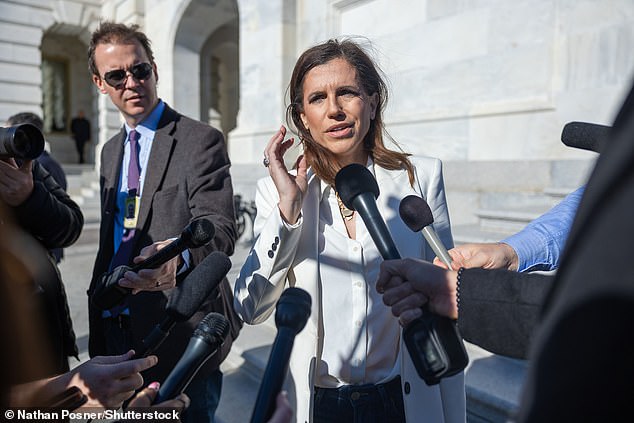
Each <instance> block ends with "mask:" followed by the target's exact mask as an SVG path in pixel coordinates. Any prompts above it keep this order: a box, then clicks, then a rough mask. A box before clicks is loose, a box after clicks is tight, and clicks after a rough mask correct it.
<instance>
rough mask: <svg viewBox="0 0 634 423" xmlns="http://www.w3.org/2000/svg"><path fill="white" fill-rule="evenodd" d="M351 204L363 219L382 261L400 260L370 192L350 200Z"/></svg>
mask: <svg viewBox="0 0 634 423" xmlns="http://www.w3.org/2000/svg"><path fill="white" fill-rule="evenodd" d="M352 203H353V205H354V209H355V210H356V211H357V212H358V213H359V214H360V215H361V219H363V223H365V227H366V228H367V229H368V232H370V236H371V237H372V240H373V241H374V244H375V245H376V248H377V249H378V250H379V253H381V257H383V260H395V259H400V258H401V255H400V254H399V252H398V250H397V249H396V245H394V240H393V239H392V235H391V234H390V231H389V230H388V229H387V226H386V225H385V221H384V220H383V217H382V216H381V213H379V209H378V208H377V206H376V199H375V198H374V195H372V193H370V192H364V193H361V194H359V195H357V196H356V197H355V198H354V199H353V200H352Z"/></svg>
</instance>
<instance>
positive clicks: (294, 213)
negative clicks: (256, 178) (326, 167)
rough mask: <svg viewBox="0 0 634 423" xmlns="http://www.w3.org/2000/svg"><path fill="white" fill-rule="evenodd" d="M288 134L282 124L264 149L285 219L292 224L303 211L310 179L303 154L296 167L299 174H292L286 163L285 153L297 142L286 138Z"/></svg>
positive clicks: (279, 205)
mask: <svg viewBox="0 0 634 423" xmlns="http://www.w3.org/2000/svg"><path fill="white" fill-rule="evenodd" d="M285 136H286V128H285V127H284V126H281V127H280V129H279V130H278V131H277V132H276V133H275V134H274V135H273V136H272V137H271V139H270V140H269V143H268V144H267V145H266V148H265V149H264V160H265V166H266V163H267V162H268V166H267V168H268V169H269V174H270V175H271V178H273V183H274V184H275V188H277V192H278V194H279V197H280V202H279V204H278V207H279V209H280V213H281V214H282V217H283V218H284V220H286V221H287V222H288V223H290V224H294V223H296V222H297V220H298V219H299V215H300V213H301V211H302V201H303V199H304V194H306V190H307V189H308V181H307V179H306V168H307V166H308V165H307V164H306V158H305V157H304V155H303V154H302V155H301V156H299V157H298V158H297V162H296V163H295V168H296V169H297V175H291V174H290V173H289V172H288V169H287V168H286V165H285V164H284V154H286V152H287V151H288V149H289V148H291V146H292V145H293V143H294V142H295V140H294V138H289V139H287V140H284V137H285Z"/></svg>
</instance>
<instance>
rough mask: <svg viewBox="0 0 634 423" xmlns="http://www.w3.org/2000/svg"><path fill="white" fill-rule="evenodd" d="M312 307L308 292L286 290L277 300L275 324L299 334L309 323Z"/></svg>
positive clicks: (298, 289) (293, 288) (295, 289)
mask: <svg viewBox="0 0 634 423" xmlns="http://www.w3.org/2000/svg"><path fill="white" fill-rule="evenodd" d="M311 305H312V299H311V298H310V294H309V293H308V292H306V291H304V290H303V289H301V288H296V287H290V288H286V289H285V290H284V292H282V295H280V299H279V300H277V305H276V309H275V324H276V325H277V327H278V328H279V327H286V328H290V329H292V330H293V332H295V333H299V332H300V331H301V330H302V329H304V326H305V325H306V322H307V321H308V317H309V316H310V308H311Z"/></svg>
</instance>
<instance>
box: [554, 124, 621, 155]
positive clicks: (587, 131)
mask: <svg viewBox="0 0 634 423" xmlns="http://www.w3.org/2000/svg"><path fill="white" fill-rule="evenodd" d="M611 131H612V127H611V126H605V125H598V124H596V123H586V122H568V123H567V124H566V125H564V129H563V130H562V131H561V141H562V142H563V143H564V144H565V145H567V146H568V147H574V148H580V149H582V150H589V151H594V152H596V153H600V152H601V149H602V148H603V146H604V145H605V142H606V140H607V139H608V136H609V135H610V132H611Z"/></svg>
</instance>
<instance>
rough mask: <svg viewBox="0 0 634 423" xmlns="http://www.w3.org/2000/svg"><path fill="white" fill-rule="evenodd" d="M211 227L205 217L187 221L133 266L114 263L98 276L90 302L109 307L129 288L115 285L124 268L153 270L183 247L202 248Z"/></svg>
mask: <svg viewBox="0 0 634 423" xmlns="http://www.w3.org/2000/svg"><path fill="white" fill-rule="evenodd" d="M214 233H215V228H214V225H213V223H211V222H210V221H209V220H207V219H204V218H201V219H197V220H194V221H193V222H191V223H190V224H189V225H187V227H186V228H185V229H183V232H182V233H181V234H180V236H179V237H178V238H176V239H175V240H174V241H172V242H171V243H169V244H168V245H166V246H165V247H163V248H162V249H161V250H159V251H157V252H156V253H155V254H153V255H152V256H150V257H148V258H147V259H145V260H143V261H142V262H140V263H137V264H135V265H133V266H118V267H116V268H114V269H113V270H111V271H110V272H106V273H104V274H103V275H102V276H101V281H100V283H98V284H97V289H96V290H95V294H94V295H93V297H92V303H93V304H94V305H95V306H97V307H98V308H99V309H101V310H109V309H111V308H112V307H114V306H116V305H117V304H119V303H120V302H121V301H123V299H124V298H125V296H126V295H128V294H129V293H130V292H132V290H131V289H130V288H125V287H123V286H120V285H119V283H118V282H119V279H121V278H122V277H123V274H124V273H125V272H127V271H128V270H131V271H133V272H138V271H139V270H143V269H156V268H157V267H159V266H161V265H162V264H164V263H166V262H168V261H169V260H171V259H173V258H174V257H176V256H177V255H179V254H180V253H182V252H183V251H185V250H186V249H187V248H196V247H202V246H203V245H205V244H207V243H208V242H209V241H211V239H212V238H213V237H214Z"/></svg>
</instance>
